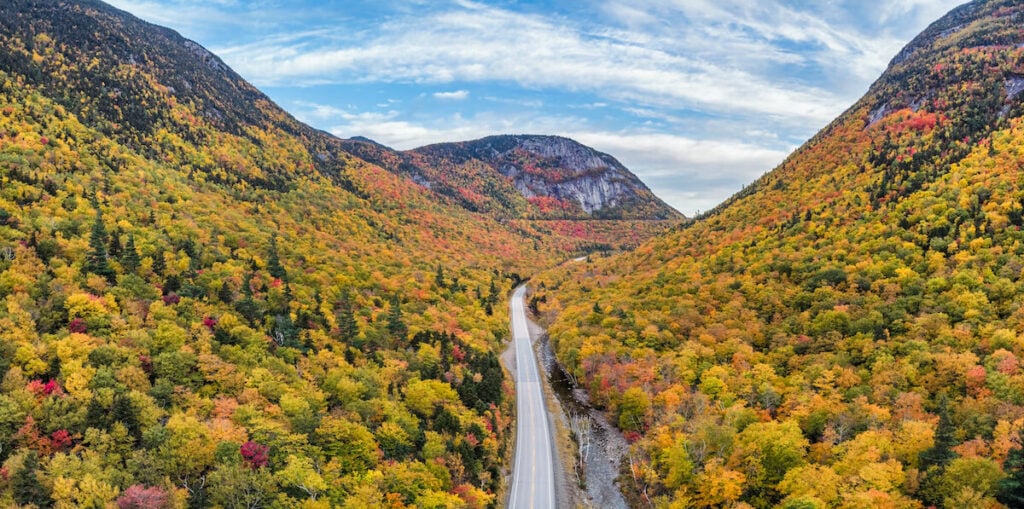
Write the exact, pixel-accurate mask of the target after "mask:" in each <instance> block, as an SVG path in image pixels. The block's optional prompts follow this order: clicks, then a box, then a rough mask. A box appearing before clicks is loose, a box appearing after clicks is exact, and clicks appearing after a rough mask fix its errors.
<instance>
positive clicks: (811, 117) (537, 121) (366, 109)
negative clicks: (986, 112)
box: [108, 0, 962, 214]
mask: <svg viewBox="0 0 1024 509" xmlns="http://www.w3.org/2000/svg"><path fill="white" fill-rule="evenodd" d="M108 1H110V3H112V4H113V5H115V6H117V7H120V8H122V9H125V10H127V11H129V12H131V13H133V14H135V15H137V16H139V17H141V18H143V19H145V20H147V21H151V22H153V23H157V24H160V25H164V26H169V27H171V28H174V29H176V30H178V31H179V32H181V33H182V34H183V35H184V36H186V37H188V38H190V39H193V40H195V41H197V42H199V43H200V44H202V45H204V46H206V47H207V48H209V49H210V50H212V51H213V52H215V53H217V54H218V55H220V56H221V58H223V59H224V61H225V62H227V63H228V64H229V65H231V66H232V67H233V68H234V69H235V70H236V71H238V72H239V73H240V74H241V75H242V76H243V77H245V78H246V79H248V80H249V81H251V82H252V83H254V84H255V85H256V86H258V87H260V88H261V89H262V90H263V91H264V92H266V93H267V94H268V95H269V96H270V97H271V98H272V99H274V100H275V101H276V102H277V103H278V104H280V105H281V106H282V107H284V108H285V109H286V110H288V111H289V112H291V113H292V114H293V115H295V116H296V117H298V118H299V119H301V120H303V121H305V122H307V123H309V124H311V125H313V126H315V127H318V128H320V129H323V130H326V131H329V132H332V133H334V134H336V135H338V136H341V137H346V138H347V137H351V136H356V135H361V136H367V137H369V138H373V139H375V140H377V141H379V142H381V143H384V144H386V145H389V146H392V147H394V148H397V149H409V148H414V147H417V146H422V145H426V144H430V143H438V142H445V141H461V140H469V139H475V138H479V137H482V136H487V135H491V134H505V133H518V134H558V135H563V136H568V137H571V138H574V139H576V140H578V141H580V142H582V143H585V144H587V145H590V146H592V147H595V148H597V149H598V150H601V151H604V152H608V153H610V154H612V155H613V156H615V157H616V158H618V159H619V160H620V161H622V162H623V163H624V164H625V165H626V166H627V167H629V168H630V169H632V170H633V171H634V172H635V173H636V174H637V175H639V176H640V178H641V179H643V180H644V182H646V183H647V184H648V186H650V187H651V188H652V189H653V190H654V192H655V193H656V194H658V195H659V196H660V197H662V198H663V199H665V200H666V201H667V202H669V203H670V204H671V205H673V206H674V207H676V208H677V209H679V210H680V211H682V212H684V213H686V214H694V213H695V212H697V211H699V210H707V209H709V208H711V207H713V206H714V205H716V204H717V203H719V202H721V201H722V200H724V199H725V198H727V197H728V196H730V195H731V194H733V193H735V192H736V191H738V190H740V188H741V187H742V186H743V185H744V184H747V183H749V182H751V181H753V180H754V179H755V178H757V177H758V176H760V175H761V174H763V173H765V172H767V171H769V170H771V169H772V168H773V167H774V166H775V165H777V164H778V163H779V162H781V161H782V160H783V159H784V158H785V157H786V155H788V154H789V153H790V152H791V151H792V150H793V149H794V148H796V147H797V146H799V145H800V144H801V143H803V142H804V141H805V140H806V139H808V138H809V137H811V136H812V135H813V134H814V133H815V132H817V131H818V130H819V129H821V128H822V127H824V126H825V125H826V124H827V123H828V122H829V121H831V120H832V119H833V118H835V117H836V116H837V115H838V114H840V113H841V112H842V111H843V110H845V109H846V108H847V107H848V106H850V105H851V104H852V103H853V102H854V101H856V100H857V99H858V98H859V97H860V96H861V95H862V94H863V93H864V92H865V91H866V90H867V88H868V86H869V85H870V84H871V82H873V81H874V80H875V79H876V78H877V77H878V75H879V74H880V73H881V72H882V71H883V70H884V69H885V66H886V65H887V64H888V62H889V60H890V59H891V58H892V57H893V56H894V55H895V54H896V53H897V52H898V51H899V49H900V48H901V47H902V46H903V45H904V44H906V43H907V42H909V40H910V39H911V38H913V37H914V36H915V35H917V33H919V32H920V31H921V30H922V29H923V28H924V27H926V26H927V25H928V24H929V23H931V22H932V21H934V20H936V19H938V18H939V17H940V16H942V15H943V14H944V13H946V12H947V11H949V10H950V9H952V8H953V7H955V6H956V5H958V4H960V3H962V2H961V1H960V0H871V1H863V0H819V1H798V0H756V1H755V0H560V1H556V0H493V1H471V0H453V1H444V0H434V1H428V0H406V1H388V0H376V1H374V0H345V1H340V0H319V1H315V0H252V1H246V0H108Z"/></svg>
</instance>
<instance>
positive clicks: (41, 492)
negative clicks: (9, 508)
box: [11, 451, 53, 507]
mask: <svg viewBox="0 0 1024 509" xmlns="http://www.w3.org/2000/svg"><path fill="white" fill-rule="evenodd" d="M38 469H39V456H37V455H36V453H35V451H32V452H30V453H28V456H25V461H24V462H23V463H22V465H21V468H19V469H18V470H17V471H15V472H14V475H13V476H11V489H12V491H13V494H14V501H15V502H17V503H18V504H21V505H36V506H39V507H49V506H50V505H51V504H53V501H52V500H51V499H50V490H48V489H47V488H46V486H43V483H41V482H39V477H38V476H37V473H36V471H37V470H38Z"/></svg>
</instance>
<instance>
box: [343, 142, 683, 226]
mask: <svg viewBox="0 0 1024 509" xmlns="http://www.w3.org/2000/svg"><path fill="white" fill-rule="evenodd" d="M344 144H345V147H346V149H347V150H349V151H350V152H352V153H355V154H358V155H360V156H362V157H364V158H367V159H370V160H373V161H375V162H377V163H379V164H381V165H382V166H384V167H386V168H389V169H391V170H392V171H395V172H397V173H400V174H403V175H408V176H409V177H410V178H412V179H413V180H414V181H415V182H417V183H418V184H420V185H423V186H424V187H427V188H431V189H435V190H437V191H438V192H440V193H442V194H445V195H447V196H451V197H455V198H457V199H458V200H459V202H460V203H461V204H463V205H464V206H466V207H468V208H470V209H471V210H488V211H491V212H493V213H498V214H500V215H501V216H503V217H535V218H558V219H566V218H568V219H626V220H679V219H682V218H683V216H682V215H681V214H679V213H678V212H676V211H675V210H673V209H672V208H671V207H669V206H668V205H666V204H665V203H664V202H662V201H661V200H660V199H658V198H657V197H656V196H655V195H654V194H653V193H652V192H651V191H650V189H648V188H647V186H646V185H644V184H643V182H641V181H640V179H638V178H637V177H636V176H635V175H633V173H632V172H630V171H629V170H628V169H627V168H626V167H625V166H623V165H622V164H621V163H620V162H619V161H618V160H616V159H615V158H614V157H613V156H611V155H609V154H605V153H602V152H598V151H597V150H595V149H593V148H590V147H587V146H585V145H582V144H580V143H579V142H577V141H575V140H572V139H570V138H565V137H561V136H552V135H522V134H519V135H515V134H508V135H494V136H487V137H484V138H480V139H477V140H470V141H462V142H449V143H436V144H431V145H426V146H423V147H418V148H414V149H410V150H406V151H395V150H393V149H390V148H388V147H386V146H384V145H381V144H379V143H377V142H375V141H373V140H368V139H356V138H351V139H349V140H345V142H344ZM477 179H482V180H483V181H482V182H479V181H477ZM516 194H518V195H519V196H521V197H522V198H523V199H525V200H526V202H525V203H524V202H523V201H522V200H521V199H519V196H516ZM488 198H492V199H491V200H488ZM493 198H497V199H498V200H497V203H496V202H495V200H493Z"/></svg>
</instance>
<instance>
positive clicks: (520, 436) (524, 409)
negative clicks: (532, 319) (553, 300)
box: [508, 286, 555, 509]
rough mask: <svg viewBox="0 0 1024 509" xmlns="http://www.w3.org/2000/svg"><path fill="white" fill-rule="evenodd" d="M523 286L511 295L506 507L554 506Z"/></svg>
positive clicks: (544, 417)
mask: <svg viewBox="0 0 1024 509" xmlns="http://www.w3.org/2000/svg"><path fill="white" fill-rule="evenodd" d="M525 295H526V287H525V286H520V287H519V288H517V289H516V291H515V293H513V294H512V340H513V341H515V347H516V446H515V449H516V458H515V463H514V464H513V467H512V493H511V495H510V497H509V504H508V506H509V507H510V508H511V509H519V508H526V507H529V508H535V509H541V508H554V507H555V476H554V460H553V459H552V455H551V443H552V440H551V431H550V430H549V429H548V411H547V408H546V407H545V406H544V394H543V393H542V391H541V386H540V384H541V383H543V382H542V380H543V379H542V378H541V377H540V376H539V375H538V373H537V359H536V357H534V355H533V348H532V347H531V346H530V331H529V329H528V328H527V325H526V310H525V309H524V305H523V300H524V298H525Z"/></svg>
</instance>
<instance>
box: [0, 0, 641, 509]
mask: <svg viewBox="0 0 1024 509" xmlns="http://www.w3.org/2000/svg"><path fill="white" fill-rule="evenodd" d="M347 143H351V142H345V141H343V140H339V139H337V138H334V137H332V136H330V135H328V134H326V133H323V132H321V131H318V130H316V129H313V128H311V127H309V126H306V125H304V124H302V123H300V122H298V121H296V120H295V119H294V118H293V117H291V116H290V115H289V114H287V113H286V112H285V111H283V110H281V109H280V108H279V107H277V106H276V105H275V104H274V103H273V102H272V101H271V100H269V99H268V98H267V97H266V96H264V95H263V94H262V93H261V92H259V91H258V90H257V89H255V88H254V87H252V86H251V85H250V84H248V83H247V82H245V81H244V80H243V79H242V78H240V77H239V76H238V75H237V74H235V73H234V72H233V71H232V70H231V69H230V68H228V67H227V66H226V65H225V64H224V63H223V62H222V61H221V60H220V59H219V58H217V57H216V56H215V55H213V54H211V53H209V52H208V51H207V50H205V49H204V48H202V47H201V46H200V45H199V44H197V43H195V42H193V41H189V40H186V39H184V38H182V37H180V36H179V35H178V34H176V33H175V32H173V31H171V30H167V29H164V28H161V27H157V26H154V25H151V24H148V23H145V22H143V21H140V20H138V19H137V18H135V17H133V16H131V15H129V14H127V13H124V12H122V11H119V10H117V9H114V8H112V7H110V6H108V5H106V4H104V3H102V2H99V1H96V0H10V1H5V2H3V3H0V505H2V506H4V507H13V506H33V505H34V506H39V507H49V506H56V507H107V506H111V505H112V504H116V505H117V506H118V507H186V506H187V507H210V506H218V507H220V506H224V507H227V506H237V505H238V504H241V505H245V506H247V507H255V506H258V505H260V504H265V505H270V506H277V507H299V506H302V507H322V506H325V505H338V506H341V505H345V504H347V505H348V506H360V505H359V504H363V505H362V506H367V507H381V506H400V505H402V504H406V505H411V506H436V507H487V506H491V505H493V504H495V503H496V500H497V498H498V496H499V490H500V485H501V479H502V469H503V468H504V466H505V465H506V463H507V462H506V456H507V450H508V448H509V447H510V445H511V444H510V441H509V439H510V434H509V433H508V428H509V425H510V422H511V418H510V416H511V414H512V398H510V397H508V396H509V388H508V387H507V385H506V383H505V379H504V375H503V372H502V369H501V367H500V365H499V364H498V361H497V357H496V355H495V350H496V349H497V348H498V347H499V346H500V342H501V339H502V338H504V337H505V336H506V335H507V330H508V315H507V306H506V305H504V304H503V303H504V302H505V298H506V297H505V294H506V291H507V290H509V289H510V288H511V287H512V286H513V285H515V284H517V283H518V282H520V281H521V279H522V277H523V276H522V275H526V274H529V273H532V272H535V271H537V270H538V269H539V268H542V267H549V266H552V265H554V264H556V263H558V262H560V261H562V260H564V259H566V258H568V257H570V256H572V255H573V254H574V253H579V252H581V251H583V250H588V249H593V248H595V247H602V246H603V247H611V246H610V245H609V244H610V243H611V242H612V240H613V239H614V240H615V242H616V244H615V246H619V245H621V244H625V243H628V242H633V243H639V242H640V241H642V240H644V239H645V238H647V236H645V235H649V234H650V232H653V231H654V229H655V227H654V226H652V227H650V229H648V230H637V231H634V232H633V236H632V237H629V238H626V237H621V236H616V235H617V233H613V232H621V230H615V228H620V229H621V228H623V227H621V226H616V225H617V224H619V223H618V222H616V221H606V222H601V223H602V224H600V225H592V224H581V223H577V222H574V221H569V220H561V221H546V222H536V221H528V220H516V219H509V218H503V217H498V216H497V215H489V214H481V213H477V212H473V211H471V210H467V208H465V207H463V206H461V205H459V204H457V203H452V202H451V201H450V200H448V199H445V198H442V197H439V196H438V195H437V194H436V193H434V192H433V191H431V190H430V189H427V188H425V187H423V186H421V185H418V184H417V183H415V182H413V181H412V180H410V179H408V178H405V177H403V176H401V175H397V174H395V173H393V172H391V171H388V169H385V168H383V167H381V165H380V164H377V163H375V162H371V161H367V160H364V159H361V158H360V157H359V156H358V154H353V153H350V152H349V151H347V150H346V146H347ZM604 223H608V225H607V226H606V225H604Z"/></svg>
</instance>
